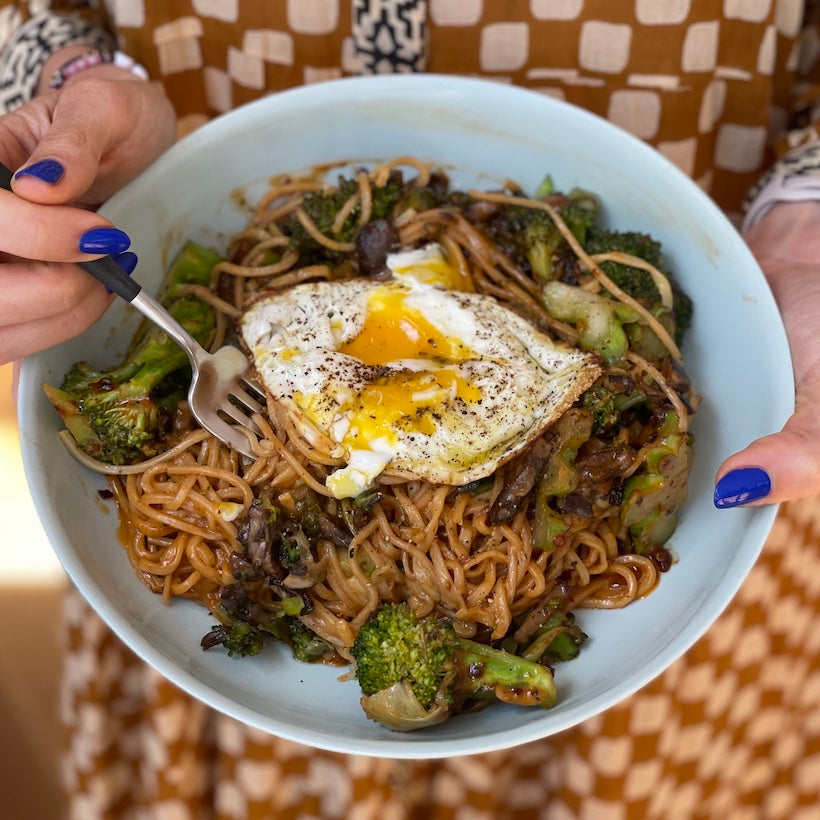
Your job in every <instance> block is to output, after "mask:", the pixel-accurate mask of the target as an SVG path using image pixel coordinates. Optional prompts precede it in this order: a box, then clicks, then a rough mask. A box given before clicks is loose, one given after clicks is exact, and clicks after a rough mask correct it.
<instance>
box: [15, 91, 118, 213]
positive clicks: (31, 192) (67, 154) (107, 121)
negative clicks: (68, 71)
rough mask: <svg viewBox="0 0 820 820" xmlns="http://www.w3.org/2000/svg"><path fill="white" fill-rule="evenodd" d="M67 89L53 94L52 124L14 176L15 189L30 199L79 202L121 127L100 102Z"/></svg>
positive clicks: (42, 202) (44, 201)
mask: <svg viewBox="0 0 820 820" xmlns="http://www.w3.org/2000/svg"><path fill="white" fill-rule="evenodd" d="M70 90H72V89H68V88H66V89H65V91H64V92H63V94H61V96H60V97H58V98H57V100H56V103H55V105H54V110H53V113H52V117H51V124H50V125H49V127H48V129H47V130H46V131H45V133H43V135H42V137H41V138H40V141H39V143H38V144H37V147H36V148H35V149H34V151H33V152H32V154H31V156H29V158H28V160H27V161H26V162H25V163H24V164H23V166H22V167H20V168H19V169H18V170H17V171H16V173H15V174H14V179H13V183H12V186H13V189H14V192H15V193H16V194H17V195H18V196H20V197H23V198H24V199H28V200H29V201H31V202H36V203H40V204H44V205H55V204H68V203H73V202H77V201H79V200H81V199H82V198H83V196H84V194H85V193H86V192H87V191H88V189H89V188H90V187H91V185H92V184H93V183H94V180H95V179H96V178H97V175H98V172H99V166H100V158H101V157H102V156H103V153H104V152H105V150H106V149H107V147H108V145H109V143H110V141H111V139H112V135H113V134H114V133H116V130H115V129H116V128H117V127H118V125H119V123H118V122H117V117H116V115H115V111H112V110H111V109H110V107H109V106H106V105H105V104H103V102H102V101H101V100H99V99H96V98H95V97H93V96H92V95H84V94H76V93H74V94H69V91H70ZM106 114H107V115H106Z"/></svg>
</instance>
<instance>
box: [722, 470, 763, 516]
mask: <svg viewBox="0 0 820 820" xmlns="http://www.w3.org/2000/svg"><path fill="white" fill-rule="evenodd" d="M771 491H772V481H771V479H770V478H769V474H768V473H767V472H766V471H765V470H761V469H760V468H759V467H744V468H743V469H741V470H732V472H731V473H726V475H725V476H723V478H721V479H720V481H718V483H717V486H716V487H715V506H716V507H717V508H718V509H724V508H726V507H738V506H740V505H741V504H749V503H750V502H752V501H758V500H759V499H761V498H765V497H766V496H767V495H768V494H769V493H770V492H771Z"/></svg>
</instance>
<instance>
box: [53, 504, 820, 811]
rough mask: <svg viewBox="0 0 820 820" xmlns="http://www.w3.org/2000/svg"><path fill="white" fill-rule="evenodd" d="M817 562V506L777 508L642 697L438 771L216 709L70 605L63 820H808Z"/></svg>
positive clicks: (817, 731) (813, 773) (815, 742)
mask: <svg viewBox="0 0 820 820" xmlns="http://www.w3.org/2000/svg"><path fill="white" fill-rule="evenodd" d="M729 514H731V513H729ZM818 566H820V505H818V503H817V501H816V500H808V501H802V502H798V503H792V504H789V505H786V506H784V507H783V509H782V511H781V513H780V515H779V517H778V519H777V522H776V524H775V527H774V530H773V532H772V535H771V537H770V538H769V542H768V544H767V545H766V547H765V550H764V552H763V555H762V556H761V559H760V560H759V561H758V563H757V564H756V566H755V567H754V569H753V570H752V572H751V574H750V575H749V577H748V579H747V580H746V582H745V583H744V585H743V586H742V588H741V590H740V592H739V593H738V595H737V597H736V599H735V600H734V601H733V603H732V604H731V605H730V606H729V608H728V609H727V610H726V612H725V613H724V614H723V615H722V616H721V617H720V618H719V619H718V621H717V622H716V623H715V624H714V625H713V626H712V628H711V629H710V630H709V631H708V632H707V634H706V635H705V636H704V637H703V638H702V639H701V640H700V641H699V642H698V643H697V644H696V645H695V646H694V647H693V648H692V649H691V650H690V651H689V652H688V653H687V654H686V655H685V656H684V657H683V658H681V659H680V660H679V661H677V662H676V663H675V664H674V665H673V666H672V667H671V668H670V669H668V670H667V671H666V672H665V673H664V674H663V675H661V676H660V677H659V678H657V679H656V680H654V681H653V682H652V683H650V684H649V685H648V686H646V687H644V688H643V689H642V690H641V691H640V692H638V693H637V694H636V695H634V696H632V697H631V698H629V699H627V700H625V701H623V702H622V703H620V704H618V705H617V706H615V707H614V708H612V709H610V710H608V711H607V712H605V713H603V714H601V715H599V716H597V717H595V718H593V719H592V720H589V721H587V722H585V723H583V724H581V725H580V726H578V727H576V728H574V729H571V730H568V731H566V732H563V733H561V734H559V735H556V736H554V737H550V738H547V739H545V740H543V741H539V742H536V743H531V744H528V745H526V746H522V747H518V748H514V749H510V750H506V751H499V752H493V753H490V754H485V755H476V756H470V757H456V758H450V759H447V760H438V761H404V760H379V759H376V758H368V757H359V756H344V755H340V754H334V753H331V752H324V751H317V750H313V749H309V748H307V747H304V746H300V745H297V744H295V743H292V742H290V741H286V740H281V739H279V738H275V737H270V736H268V735H266V734H264V733H262V732H260V731H259V730H256V729H251V728H249V727H247V726H244V725H243V724H241V723H238V722H236V721H234V720H233V719H231V718H227V717H225V716H223V715H220V714H217V713H215V712H212V711H211V710H209V709H208V708H207V707H205V706H203V705H202V704H201V703H199V702H198V701H196V700H194V699H192V698H190V697H188V696H187V695H185V694H183V693H182V692H180V691H179V690H178V689H176V688H175V687H174V686H173V685H172V684H170V683H168V682H167V681H166V680H164V679H163V678H161V677H160V676H159V675H158V674H157V673H155V672H153V671H152V670H150V669H148V668H147V667H145V666H144V665H143V664H142V663H141V662H140V661H139V660H138V659H137V658H136V657H135V656H133V655H132V654H130V652H129V651H128V650H127V649H125V648H124V647H123V646H122V644H121V643H119V641H118V639H117V638H115V637H114V636H113V635H112V634H111V633H110V632H109V631H108V630H107V629H106V628H105V627H104V626H103V625H102V623H101V622H100V621H99V619H97V618H96V617H95V616H94V614H93V613H92V612H91V611H90V610H89V609H88V608H87V606H86V605H85V603H84V602H83V601H82V599H81V598H80V597H79V595H77V594H76V593H72V594H71V596H70V597H69V599H68V605H67V608H66V630H67V640H68V654H67V668H66V686H65V687H64V701H63V704H62V709H63V720H64V722H65V725H66V727H67V735H66V741H67V749H68V752H69V753H68V755H67V756H66V759H65V765H66V769H65V774H66V784H67V787H68V794H69V799H70V806H69V807H70V812H69V816H70V817H71V818H76V820H88V818H97V817H106V818H109V817H110V818H118V819H119V818H130V817H142V816H146V817H163V818H164V817H168V818H212V817H213V818H218V820H233V819H234V818H242V819H243V820H263V818H264V820H267V819H268V818H361V820H365V818H367V819H368V820H369V819H370V818H372V820H390V819H392V818H394V819H395V820H414V819H415V818H423V820H476V819H477V818H481V820H500V819H501V818H509V820H519V818H520V820H532V818H543V820H573V819H575V820H670V819H672V820H688V818H703V820H718V818H720V820H723V818H727V820H763V819H764V818H765V820H817V818H818V817H820V629H818V620H819V619H818V600H820V573H818V572H817V571H816V567H818ZM654 594H657V595H662V594H663V589H662V587H661V589H659V590H658V591H657V592H656V593H654ZM463 719H466V718H463Z"/></svg>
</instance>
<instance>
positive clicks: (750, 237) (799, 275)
mask: <svg viewBox="0 0 820 820" xmlns="http://www.w3.org/2000/svg"><path fill="white" fill-rule="evenodd" d="M818 225H820V202H795V203H781V204H779V205H776V206H775V207H774V208H773V209H772V210H771V211H769V212H768V213H767V214H766V216H764V217H763V218H762V219H761V220H760V221H759V222H758V223H757V224H756V225H754V226H753V227H752V228H751V229H750V230H749V232H748V234H747V235H746V240H747V242H748V244H749V247H750V248H751V249H752V252H753V253H754V255H755V256H756V258H757V260H758V262H759V264H760V266H761V268H762V269H763V272H764V273H765V275H766V278H767V279H768V281H769V284H770V286H771V288H772V292H773V293H774V297H775V299H776V300H777V304H778V307H779V308H780V313H781V315H782V317H783V322H784V324H785V326H786V332H787V334H788V337H789V346H790V348H791V353H792V361H793V365H794V378H795V411H794V414H793V415H792V416H791V417H790V418H789V420H788V421H787V422H786V424H785V426H784V427H783V429H782V430H781V431H780V432H777V433H772V434H771V435H768V436H764V437H763V438H760V439H757V440H756V441H753V442H752V443H751V444H749V446H748V447H746V448H745V449H744V450H741V451H740V452H739V453H735V454H734V455H732V456H730V457H729V458H728V459H726V461H725V462H724V463H723V464H722V465H721V466H720V469H719V470H718V473H717V480H718V485H717V493H716V496H715V503H716V505H717V506H725V507H733V506H738V505H739V504H748V505H759V504H772V503H778V502H782V501H790V500H793V499H797V498H805V497H808V496H813V495H818V494H820V231H818ZM719 496H723V503H719Z"/></svg>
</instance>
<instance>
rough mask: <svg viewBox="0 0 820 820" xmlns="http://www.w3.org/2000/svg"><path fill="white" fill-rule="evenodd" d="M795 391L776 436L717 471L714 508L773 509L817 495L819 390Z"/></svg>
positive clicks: (754, 445)
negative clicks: (768, 506)
mask: <svg viewBox="0 0 820 820" xmlns="http://www.w3.org/2000/svg"><path fill="white" fill-rule="evenodd" d="M812 388H813V389H808V388H804V389H802V390H798V396H797V408H796V410H795V412H794V414H793V415H792V416H791V417H790V418H789V420H788V421H787V422H786V424H785V426H784V427H783V429H782V430H781V431H780V432H779V433H773V434H771V435H768V436H764V437H763V438H759V439H757V440H755V441H753V442H752V443H751V444H749V446H748V447H746V448H745V449H744V450H741V451H740V452H739V453H735V454H734V455H732V456H730V457H729V458H728V459H726V461H724V462H723V464H722V465H721V466H720V468H719V470H718V472H717V484H716V485H715V506H716V507H718V508H726V507H737V506H741V505H749V506H759V505H761V504H776V503H780V502H783V501H791V500H794V499H797V498H805V497H807V496H812V495H818V494H820V414H818V413H817V403H816V400H817V399H820V389H818V388H820V385H817V384H814V385H812Z"/></svg>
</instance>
